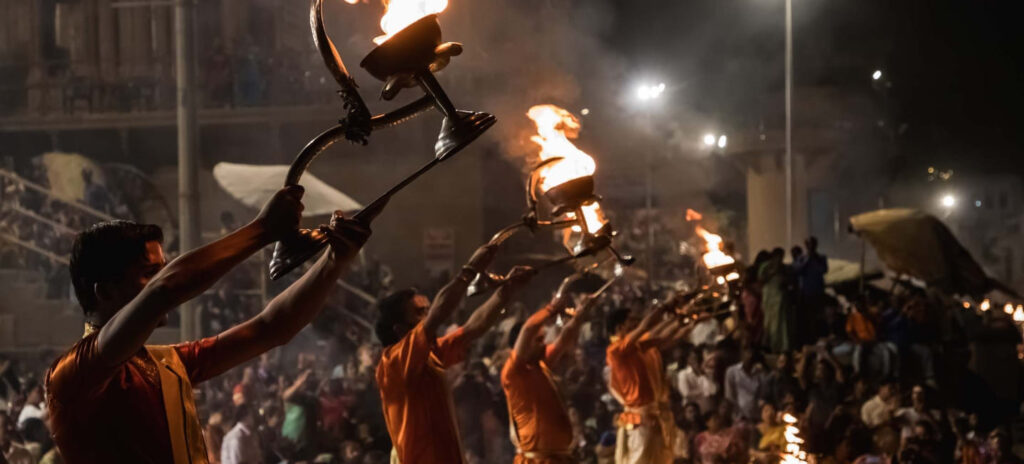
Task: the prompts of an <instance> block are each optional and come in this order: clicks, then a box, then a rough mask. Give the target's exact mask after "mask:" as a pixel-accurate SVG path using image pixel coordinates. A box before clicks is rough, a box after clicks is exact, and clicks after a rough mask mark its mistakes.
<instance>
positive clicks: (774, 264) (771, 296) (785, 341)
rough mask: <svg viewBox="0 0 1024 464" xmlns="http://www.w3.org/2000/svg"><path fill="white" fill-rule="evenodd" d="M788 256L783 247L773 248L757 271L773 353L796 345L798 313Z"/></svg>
mask: <svg viewBox="0 0 1024 464" xmlns="http://www.w3.org/2000/svg"><path fill="white" fill-rule="evenodd" d="M785 255H786V252H785V251H783V249H782V248H776V249H774V250H772V253H771V256H770V257H769V258H768V260H767V261H765V263H764V264H762V265H761V268H760V269H759V270H758V281H759V282H760V283H761V308H762V310H763V311H764V337H765V344H766V345H767V346H768V348H769V350H771V352H773V353H781V352H783V351H789V350H792V349H795V348H796V338H795V337H796V327H795V322H796V319H795V318H796V314H794V310H793V303H792V298H791V297H790V295H789V291H788V289H787V280H788V270H787V266H786V265H785V264H784V263H783V262H782V259H783V258H784V257H785Z"/></svg>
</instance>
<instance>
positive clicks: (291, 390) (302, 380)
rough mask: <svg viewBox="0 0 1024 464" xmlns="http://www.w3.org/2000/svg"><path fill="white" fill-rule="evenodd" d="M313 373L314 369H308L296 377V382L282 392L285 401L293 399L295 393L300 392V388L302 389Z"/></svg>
mask: <svg viewBox="0 0 1024 464" xmlns="http://www.w3.org/2000/svg"><path fill="white" fill-rule="evenodd" d="M312 373H313V370H312V369H306V370H304V371H302V373H301V374H299V377H298V378H297V379H295V382H293V383H292V385H291V386H290V387H288V388H287V389H285V390H284V391H283V392H281V399H282V400H284V401H291V400H292V397H294V396H295V394H296V393H298V392H299V390H301V389H302V387H303V386H304V385H306V382H307V381H308V380H309V376H310V374H312Z"/></svg>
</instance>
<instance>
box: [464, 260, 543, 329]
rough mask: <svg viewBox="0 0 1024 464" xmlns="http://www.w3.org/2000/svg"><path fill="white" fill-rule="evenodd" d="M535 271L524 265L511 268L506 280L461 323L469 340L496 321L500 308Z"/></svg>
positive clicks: (520, 288) (502, 307) (521, 287)
mask: <svg viewBox="0 0 1024 464" xmlns="http://www.w3.org/2000/svg"><path fill="white" fill-rule="evenodd" d="M535 273H536V272H535V271H534V270H533V269H532V268H529V267H526V266H516V267H514V268H512V270H511V271H509V274H508V276H507V279H508V282H507V283H506V284H505V285H502V286H501V287H498V289H497V290H495V291H494V293H493V294H491V296H490V297H489V298H487V301H485V302H484V304H482V305H480V306H479V307H477V308H476V310H474V311H473V314H472V315H470V316H469V320H467V321H466V323H465V324H463V326H462V331H463V334H465V336H466V338H467V339H468V340H469V341H473V340H476V339H477V338H480V337H481V336H482V335H483V334H485V333H487V331H488V330H490V329H491V327H492V326H494V324H495V323H497V322H498V318H499V317H500V316H501V310H502V309H505V305H507V304H508V302H509V301H510V300H511V299H512V297H513V296H515V294H516V293H519V291H520V290H522V289H523V286H524V285H526V282H528V281H529V280H530V278H532V277H533V276H534V274H535Z"/></svg>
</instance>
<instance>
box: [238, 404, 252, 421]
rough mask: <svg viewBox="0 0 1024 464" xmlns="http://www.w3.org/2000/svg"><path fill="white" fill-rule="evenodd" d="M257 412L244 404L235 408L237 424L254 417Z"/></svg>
mask: <svg viewBox="0 0 1024 464" xmlns="http://www.w3.org/2000/svg"><path fill="white" fill-rule="evenodd" d="M255 412H256V411H255V410H253V408H252V407H250V406H249V405H248V404H245V403H242V404H240V405H238V407H237V408H235V417H234V419H235V424H237V423H239V422H242V421H244V420H245V419H246V418H247V417H249V416H251V415H253V413H255Z"/></svg>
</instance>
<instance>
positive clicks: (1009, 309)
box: [1003, 303, 1013, 314]
mask: <svg viewBox="0 0 1024 464" xmlns="http://www.w3.org/2000/svg"><path fill="white" fill-rule="evenodd" d="M1003 312H1004V313H1006V314H1013V303H1006V306H1003Z"/></svg>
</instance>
